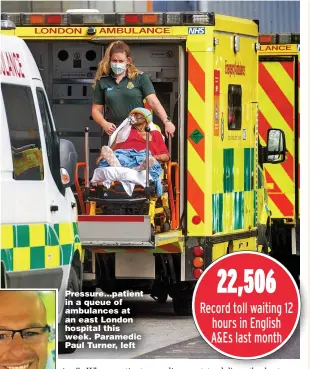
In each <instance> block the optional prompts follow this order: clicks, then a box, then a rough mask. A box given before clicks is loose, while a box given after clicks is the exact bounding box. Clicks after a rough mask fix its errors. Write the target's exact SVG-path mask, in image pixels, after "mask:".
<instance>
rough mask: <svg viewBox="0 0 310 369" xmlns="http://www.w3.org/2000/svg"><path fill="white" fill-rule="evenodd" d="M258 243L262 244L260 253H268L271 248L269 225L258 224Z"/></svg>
mask: <svg viewBox="0 0 310 369" xmlns="http://www.w3.org/2000/svg"><path fill="white" fill-rule="evenodd" d="M257 233H258V234H257V238H258V240H257V241H258V244H259V245H262V253H263V254H267V255H268V254H269V250H270V249H271V231H270V227H269V226H266V225H264V224H260V225H259V226H258V229H257Z"/></svg>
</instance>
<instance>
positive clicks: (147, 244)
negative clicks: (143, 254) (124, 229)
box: [82, 240, 155, 249]
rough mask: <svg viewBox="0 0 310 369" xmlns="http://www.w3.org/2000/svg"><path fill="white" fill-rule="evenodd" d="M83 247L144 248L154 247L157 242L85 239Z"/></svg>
mask: <svg viewBox="0 0 310 369" xmlns="http://www.w3.org/2000/svg"><path fill="white" fill-rule="evenodd" d="M82 246H83V248H92V249H94V248H101V247H104V248H105V249H107V248H110V249H112V248H131V249H133V248H143V249H154V248H155V244H153V243H151V242H137V241H134V242H130V241H128V242H116V241H100V240H99V241H93V240H92V241H87V240H84V241H83V243H82Z"/></svg>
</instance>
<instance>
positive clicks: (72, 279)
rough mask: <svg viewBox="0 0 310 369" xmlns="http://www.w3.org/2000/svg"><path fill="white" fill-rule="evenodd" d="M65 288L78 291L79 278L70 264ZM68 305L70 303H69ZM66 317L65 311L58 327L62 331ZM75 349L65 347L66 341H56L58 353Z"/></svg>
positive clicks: (75, 342)
mask: <svg viewBox="0 0 310 369" xmlns="http://www.w3.org/2000/svg"><path fill="white" fill-rule="evenodd" d="M67 290H69V291H71V292H79V280H78V276H77V274H76V271H75V269H74V267H73V266H71V268H70V275H69V280H68V286H67ZM68 299H69V300H71V301H72V300H73V301H76V299H75V298H72V297H68V298H67V300H68ZM74 305H75V304H74V302H73V306H72V305H71V306H72V308H73V307H74ZM69 306H70V305H69ZM66 317H67V318H68V317H69V316H68V315H66V314H65V313H63V314H62V318H61V322H60V327H59V328H60V329H62V330H63V331H64V330H65V318H66ZM70 317H71V318H72V317H73V316H71V315H70ZM70 342H71V343H72V344H77V342H78V341H77V340H73V341H70ZM75 350H76V349H75V348H72V347H66V342H65V341H63V342H61V341H60V342H58V352H59V354H72V353H73V352H74V351H75Z"/></svg>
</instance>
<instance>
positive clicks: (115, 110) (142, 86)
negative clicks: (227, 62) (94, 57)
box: [93, 74, 155, 125]
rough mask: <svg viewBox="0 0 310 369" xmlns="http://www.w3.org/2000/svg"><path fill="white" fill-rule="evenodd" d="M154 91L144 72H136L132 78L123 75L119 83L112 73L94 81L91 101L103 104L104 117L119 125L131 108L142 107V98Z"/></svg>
mask: <svg viewBox="0 0 310 369" xmlns="http://www.w3.org/2000/svg"><path fill="white" fill-rule="evenodd" d="M153 93H155V90H154V87H153V84H152V82H151V80H150V79H149V77H148V76H147V75H146V74H138V75H137V77H136V78H135V79H134V80H130V79H129V78H128V77H127V76H125V77H124V78H123V79H122V80H121V81H120V83H119V84H117V83H116V80H115V77H114V76H113V75H109V76H104V77H101V78H100V80H99V81H97V83H96V87H95V91H94V99H93V103H94V104H97V105H105V106H106V108H107V116H106V117H105V119H106V120H107V121H109V122H111V123H114V124H115V125H120V124H121V123H122V121H123V120H124V119H126V118H127V117H128V114H129V113H130V112H131V110H133V109H135V108H141V107H144V104H143V100H144V99H145V98H146V97H147V96H148V95H150V94H153Z"/></svg>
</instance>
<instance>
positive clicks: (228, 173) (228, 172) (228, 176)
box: [223, 149, 234, 193]
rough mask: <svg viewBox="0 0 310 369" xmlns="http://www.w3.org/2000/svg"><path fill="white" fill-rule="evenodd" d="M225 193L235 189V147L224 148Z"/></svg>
mask: <svg viewBox="0 0 310 369" xmlns="http://www.w3.org/2000/svg"><path fill="white" fill-rule="evenodd" d="M223 183H224V193H227V192H233V191H234V149H224V178H223Z"/></svg>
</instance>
